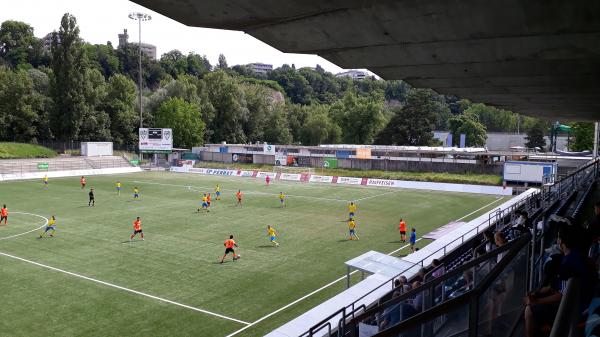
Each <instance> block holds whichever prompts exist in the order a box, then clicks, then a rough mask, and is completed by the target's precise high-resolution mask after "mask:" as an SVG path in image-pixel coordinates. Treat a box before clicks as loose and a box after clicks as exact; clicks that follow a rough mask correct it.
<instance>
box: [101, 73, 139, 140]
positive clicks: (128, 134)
mask: <svg viewBox="0 0 600 337" xmlns="http://www.w3.org/2000/svg"><path fill="white" fill-rule="evenodd" d="M135 100H136V89H135V83H133V81H132V80H131V79H129V78H128V77H127V76H124V75H121V74H117V75H115V76H113V77H111V78H110V79H109V80H108V88H107V93H106V100H105V106H104V109H105V111H106V112H107V113H108V115H109V116H110V132H111V135H112V139H113V142H115V143H116V144H118V145H134V144H135V142H136V140H137V132H136V126H137V124H138V123H139V117H138V115H137V113H136V112H135Z"/></svg>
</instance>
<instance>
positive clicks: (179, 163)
mask: <svg viewBox="0 0 600 337" xmlns="http://www.w3.org/2000/svg"><path fill="white" fill-rule="evenodd" d="M195 163H196V161H195V160H187V159H178V160H177V162H176V164H177V165H176V166H179V167H183V166H189V167H193V166H194V164H195Z"/></svg>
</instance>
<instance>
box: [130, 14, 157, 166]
mask: <svg viewBox="0 0 600 337" xmlns="http://www.w3.org/2000/svg"><path fill="white" fill-rule="evenodd" d="M129 18H130V19H131V20H137V22H138V34H139V40H138V90H139V94H140V95H139V102H138V103H139V106H140V129H141V128H142V127H143V125H144V107H143V106H142V88H143V87H142V21H150V20H152V17H151V16H150V15H148V14H145V13H140V12H132V13H129ZM141 158H142V150H140V159H141Z"/></svg>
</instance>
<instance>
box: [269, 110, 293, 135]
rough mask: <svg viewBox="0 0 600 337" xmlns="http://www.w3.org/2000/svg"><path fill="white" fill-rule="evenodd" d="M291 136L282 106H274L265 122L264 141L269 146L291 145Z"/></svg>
mask: <svg viewBox="0 0 600 337" xmlns="http://www.w3.org/2000/svg"><path fill="white" fill-rule="evenodd" d="M292 140H293V139H292V134H291V132H290V127H289V124H288V118H287V114H286V111H285V110H284V107H283V104H275V106H274V107H273V109H272V110H271V114H270V115H269V118H268V119H267V121H266V125H265V130H264V141H265V142H268V143H271V144H291V143H292Z"/></svg>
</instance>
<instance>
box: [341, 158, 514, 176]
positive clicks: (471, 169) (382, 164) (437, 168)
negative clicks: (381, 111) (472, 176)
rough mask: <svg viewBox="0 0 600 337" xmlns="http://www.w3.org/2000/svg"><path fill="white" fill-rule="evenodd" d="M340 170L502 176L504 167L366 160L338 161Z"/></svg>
mask: <svg viewBox="0 0 600 337" xmlns="http://www.w3.org/2000/svg"><path fill="white" fill-rule="evenodd" d="M338 167H339V168H349V169H361V170H382V171H407V172H450V173H490V174H501V173H502V165H483V164H462V163H439V162H427V161H399V160H387V161H386V160H374V159H371V160H365V159H338Z"/></svg>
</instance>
